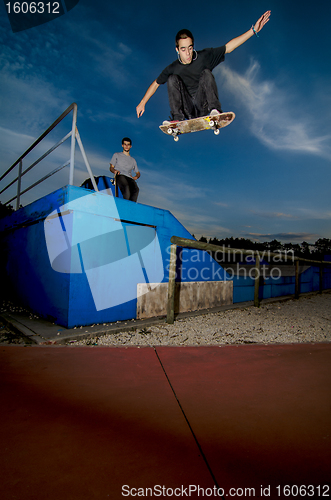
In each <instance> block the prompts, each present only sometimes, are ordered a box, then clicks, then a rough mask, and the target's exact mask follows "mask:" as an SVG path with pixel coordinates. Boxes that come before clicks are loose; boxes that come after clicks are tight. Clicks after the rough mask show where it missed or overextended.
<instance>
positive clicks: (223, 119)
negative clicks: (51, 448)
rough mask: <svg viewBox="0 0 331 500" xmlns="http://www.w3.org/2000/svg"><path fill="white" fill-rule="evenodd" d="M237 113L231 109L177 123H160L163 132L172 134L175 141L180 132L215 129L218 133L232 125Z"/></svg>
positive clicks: (215, 132)
mask: <svg viewBox="0 0 331 500" xmlns="http://www.w3.org/2000/svg"><path fill="white" fill-rule="evenodd" d="M235 117H236V115H235V114H234V113H233V112H232V111H229V112H228V113H219V114H218V115H213V116H210V115H208V116H201V117H199V118H192V119H191V120H183V121H181V122H177V123H168V124H165V125H160V129H161V130H162V132H164V133H165V134H168V135H172V137H173V138H174V140H175V141H178V136H179V135H180V134H188V133H190V132H200V131H201V130H214V134H216V135H218V134H219V132H220V129H221V128H223V127H226V126H227V125H230V123H231V122H233V120H234V119H235Z"/></svg>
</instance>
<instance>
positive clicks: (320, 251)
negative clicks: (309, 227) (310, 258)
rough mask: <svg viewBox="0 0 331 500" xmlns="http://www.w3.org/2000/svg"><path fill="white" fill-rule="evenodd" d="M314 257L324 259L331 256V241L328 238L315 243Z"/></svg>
mask: <svg viewBox="0 0 331 500" xmlns="http://www.w3.org/2000/svg"><path fill="white" fill-rule="evenodd" d="M314 246H315V251H314V257H316V258H319V259H323V258H324V256H325V255H331V240H330V239H328V238H319V239H318V240H317V241H315V245H314Z"/></svg>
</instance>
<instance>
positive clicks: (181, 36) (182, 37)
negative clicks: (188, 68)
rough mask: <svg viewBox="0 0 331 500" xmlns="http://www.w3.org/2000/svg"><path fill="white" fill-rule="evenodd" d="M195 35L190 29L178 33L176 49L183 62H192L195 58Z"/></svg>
mask: <svg viewBox="0 0 331 500" xmlns="http://www.w3.org/2000/svg"><path fill="white" fill-rule="evenodd" d="M193 46H194V37H193V35H192V33H191V32H190V30H186V29H184V30H180V31H178V33H177V35H176V51H177V54H178V57H179V59H180V61H181V62H182V63H183V64H190V63H191V62H192V58H193V51H194V47H193Z"/></svg>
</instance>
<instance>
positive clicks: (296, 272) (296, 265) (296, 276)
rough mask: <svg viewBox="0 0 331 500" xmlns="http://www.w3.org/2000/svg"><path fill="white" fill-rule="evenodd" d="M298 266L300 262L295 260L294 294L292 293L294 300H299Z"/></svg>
mask: <svg viewBox="0 0 331 500" xmlns="http://www.w3.org/2000/svg"><path fill="white" fill-rule="evenodd" d="M299 264H300V261H299V260H296V261H295V292H294V297H295V298H296V299H298V298H299V295H300V286H299Z"/></svg>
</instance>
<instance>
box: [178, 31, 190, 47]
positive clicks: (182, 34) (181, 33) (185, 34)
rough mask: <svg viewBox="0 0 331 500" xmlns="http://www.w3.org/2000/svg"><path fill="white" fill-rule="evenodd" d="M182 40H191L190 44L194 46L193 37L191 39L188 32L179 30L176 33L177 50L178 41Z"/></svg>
mask: <svg viewBox="0 0 331 500" xmlns="http://www.w3.org/2000/svg"><path fill="white" fill-rule="evenodd" d="M184 38H191V39H192V43H193V45H194V37H193V35H192V33H191V32H190V30H180V31H178V33H177V35H176V47H177V48H178V47H179V40H183V39H184Z"/></svg>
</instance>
